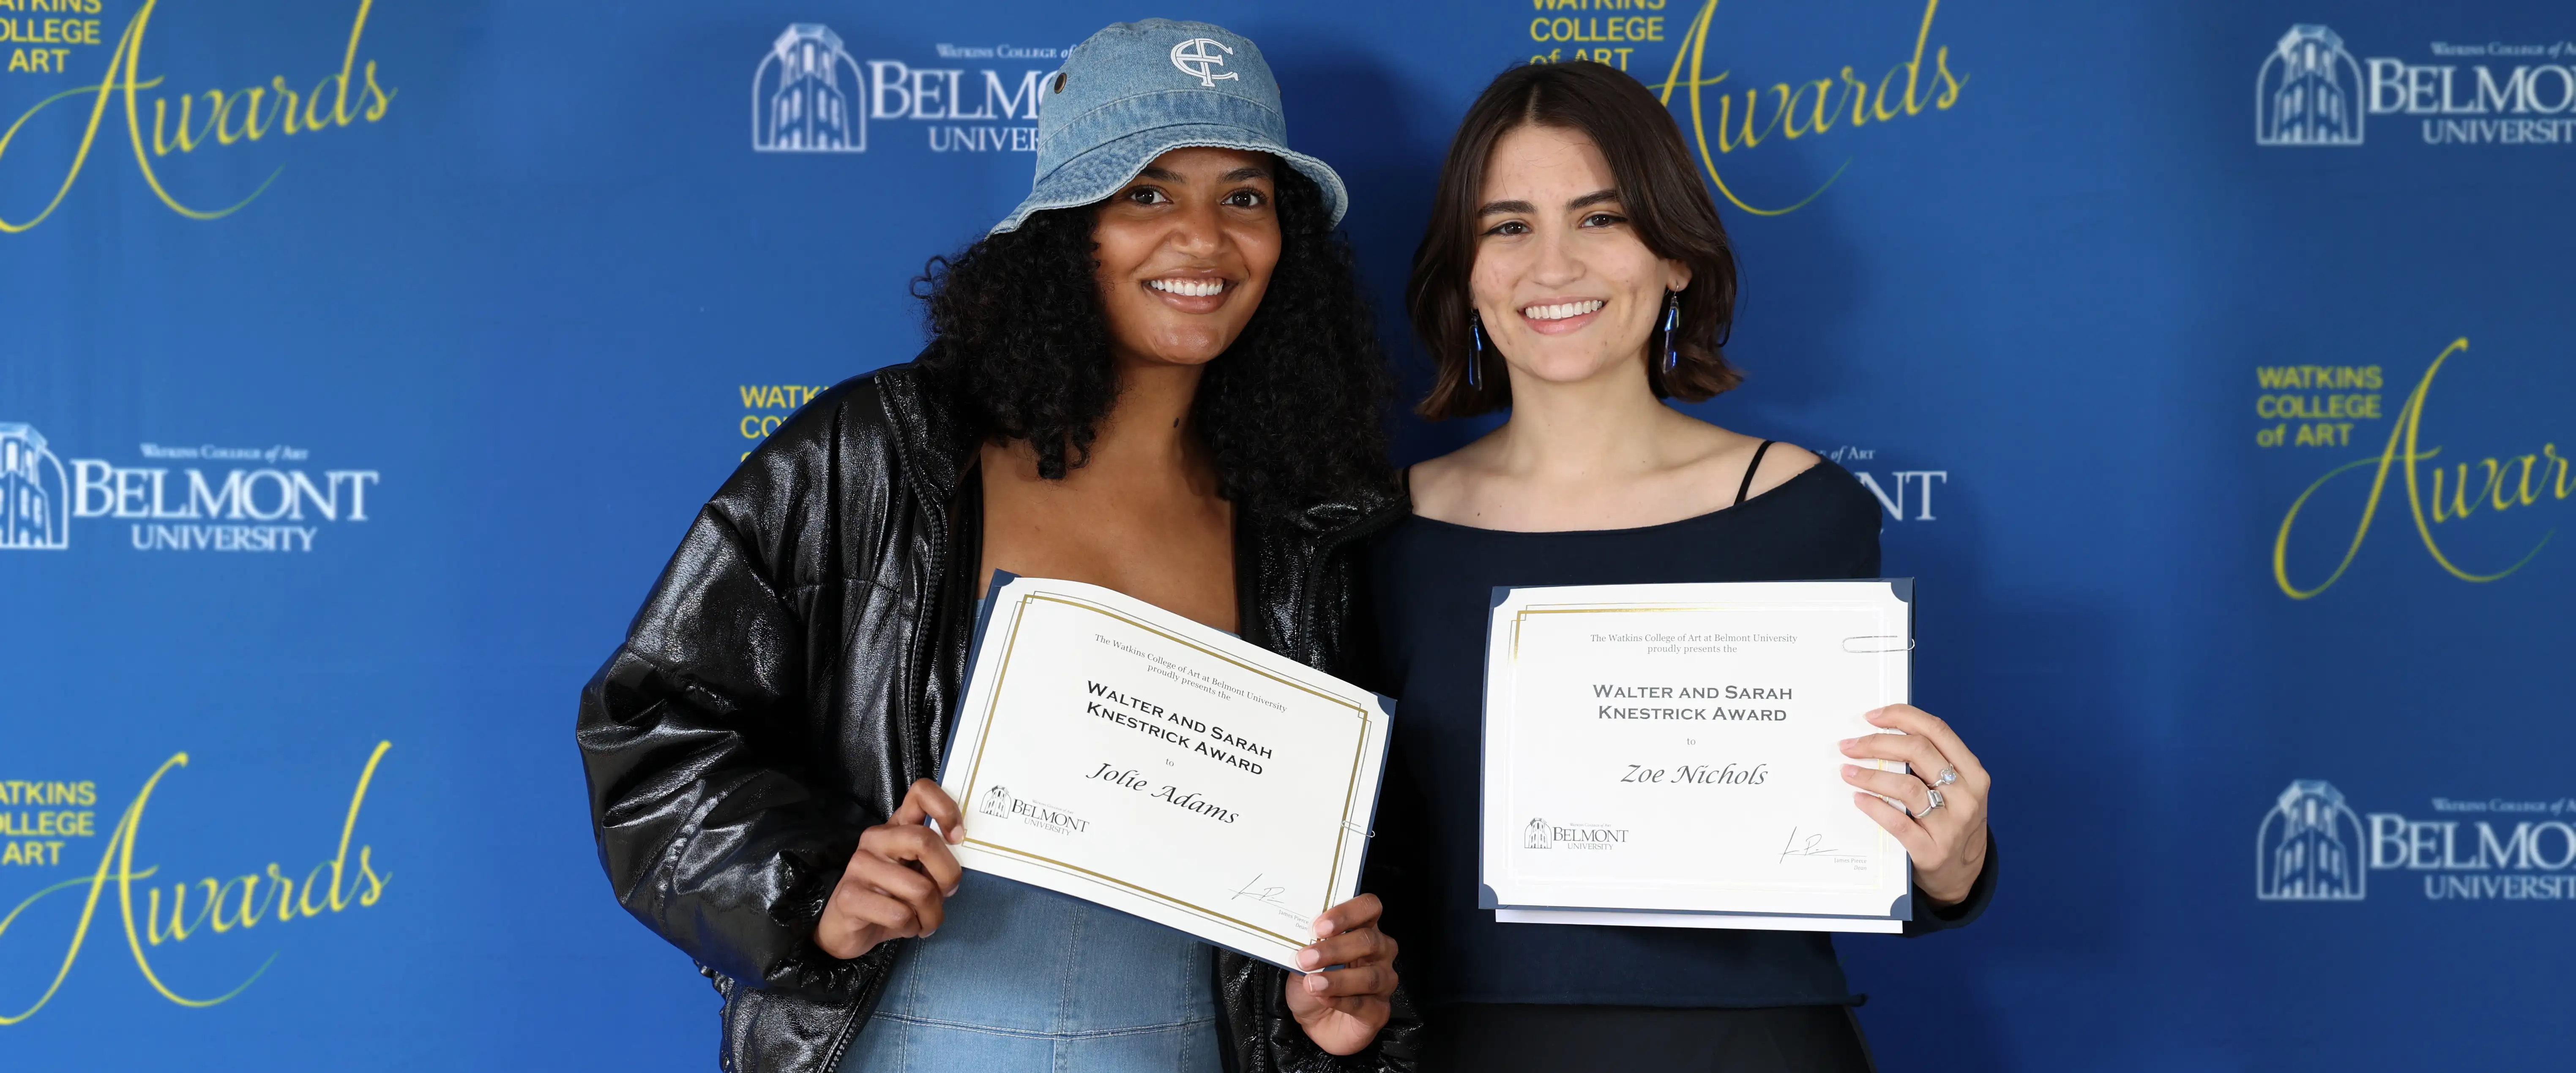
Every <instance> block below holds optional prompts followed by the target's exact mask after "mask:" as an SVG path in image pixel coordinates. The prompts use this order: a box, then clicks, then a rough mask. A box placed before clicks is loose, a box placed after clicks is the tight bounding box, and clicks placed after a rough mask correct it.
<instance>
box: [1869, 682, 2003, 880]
mask: <svg viewBox="0 0 2576 1073" xmlns="http://www.w3.org/2000/svg"><path fill="white" fill-rule="evenodd" d="M1863 718H1866V719H1868V720H1869V721H1870V722H1871V723H1873V724H1875V725H1878V726H1883V727H1886V728H1888V729H1889V730H1901V731H1904V733H1902V734H1864V735H1862V736H1860V737H1857V738H1851V739H1849V740H1846V741H1844V742H1843V755H1844V756H1848V757H1851V758H1853V759H1855V760H1898V761H1903V762H1904V763H1905V764H1906V765H1907V766H1908V767H1909V768H1911V769H1912V773H1911V774H1901V773H1898V772H1894V771H1880V770H1876V769H1874V768H1866V767H1861V766H1859V765H1857V764H1845V765H1843V781H1844V782H1847V783H1850V784H1852V785H1854V786H1857V787H1860V788H1861V789H1862V790H1864V791H1867V792H1866V793H1859V794H1854V795H1852V798H1853V800H1854V801H1855V802H1857V803H1858V804H1859V805H1860V810H1861V811H1862V812H1866V813H1869V818H1871V819H1873V820H1877V821H1878V825H1879V826H1881V827H1884V828H1886V829H1887V833H1889V834H1892V835H1895V836H1896V840H1897V841H1898V842H1900V843H1903V844H1904V846H1905V852H1906V853H1908V854H1910V855H1912V856H1913V858H1914V885H1915V886H1917V887H1921V888H1923V893H1924V894H1927V895H1929V896H1931V898H1932V900H1933V902H1935V903H1937V904H1940V905H1957V904H1958V903H1960V902H1962V901H1966V900H1967V897H1968V891H1969V890H1970V889H1971V888H1974V887H1975V886H1976V885H1977V876H1978V874H1979V873H1982V872H1984V871H1985V870H1986V794H1987V793H1988V791H1990V790H1992V789H1993V787H1994V780H1993V779H1991V778H1989V777H1987V775H1986V768H1985V765H1983V764H1980V763H1978V762H1977V754H1975V753H1972V752H1969V751H1968V744H1967V743H1966V742H1963V741H1960V740H1959V735H1958V733H1957V732H1956V731H1953V730H1951V729H1950V724H1948V723H1944V722H1942V721H1940V720H1939V719H1935V718H1933V717H1932V713H1930V712H1927V711H1924V710H1923V709H1921V708H1917V707H1915V706H1913V705H1911V704H1891V705H1888V706H1887V707H1884V708H1880V709H1878V710H1876V711H1873V712H1871V713H1869V714H1868V715H1866V716H1864V717H1863ZM1936 795H1937V796H1936ZM1890 798H1894V799H1895V800H1898V801H1902V802H1904V803H1905V808H1904V809H1902V810H1900V809H1898V808H1897V807H1896V806H1894V805H1890V804H1888V803H1887V802H1888V799H1890ZM1936 800H1937V801H1939V802H1940V803H1939V804H1938V805H1937V806H1936V805H1935V804H1934V803H1933V802H1934V801H1936Z"/></svg>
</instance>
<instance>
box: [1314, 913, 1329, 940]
mask: <svg viewBox="0 0 2576 1073" xmlns="http://www.w3.org/2000/svg"><path fill="white" fill-rule="evenodd" d="M1331 934H1333V918H1331V917H1316V918H1315V937H1316V938H1318V939H1321V938H1324V937H1326V936H1328V935H1331Z"/></svg>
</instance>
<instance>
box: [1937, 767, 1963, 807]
mask: <svg viewBox="0 0 2576 1073" xmlns="http://www.w3.org/2000/svg"><path fill="white" fill-rule="evenodd" d="M1957 781H1959V769H1958V768H1954V767H1945V768H1942V769H1941V777H1940V778H1937V779H1934V780H1932V785H1934V786H1948V785H1950V784H1951V783H1954V782H1957ZM1932 807H1934V808H1939V807H1941V806H1939V805H1934V806H1932Z"/></svg>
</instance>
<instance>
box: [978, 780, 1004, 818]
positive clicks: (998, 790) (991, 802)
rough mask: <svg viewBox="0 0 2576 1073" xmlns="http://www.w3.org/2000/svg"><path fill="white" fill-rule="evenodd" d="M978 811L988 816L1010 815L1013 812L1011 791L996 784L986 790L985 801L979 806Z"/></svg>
mask: <svg viewBox="0 0 2576 1073" xmlns="http://www.w3.org/2000/svg"><path fill="white" fill-rule="evenodd" d="M976 811H977V812H981V813H983V814H984V815H987V816H1009V815H1010V814H1011V791H1010V790H1009V789H1007V788H1005V787H1000V786H995V787H992V788H990V789H987V790H985V791H984V803H983V804H982V805H979V806H977V807H976Z"/></svg>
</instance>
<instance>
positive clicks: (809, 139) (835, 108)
mask: <svg viewBox="0 0 2576 1073" xmlns="http://www.w3.org/2000/svg"><path fill="white" fill-rule="evenodd" d="M867 85H868V83H867V78H866V77H865V76H863V75H861V74H860V73H859V61H857V60H854V59H851V58H850V54H849V52H848V50H846V49H843V48H842V47H841V35H839V34H836V33H833V32H832V28H831V27H829V26H824V25H821V24H819V23H811V22H800V23H796V24H794V25H791V26H789V27H788V28H787V32H785V33H782V34H779V35H778V40H777V41H775V42H772V43H771V44H770V46H769V55H768V56H766V57H763V58H762V59H761V61H760V69H759V70H758V71H755V72H753V74H752V76H751V148H752V149H753V150H754V151H756V152H762V153H864V152H867V151H868V114H867V102H866V97H867Z"/></svg>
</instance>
